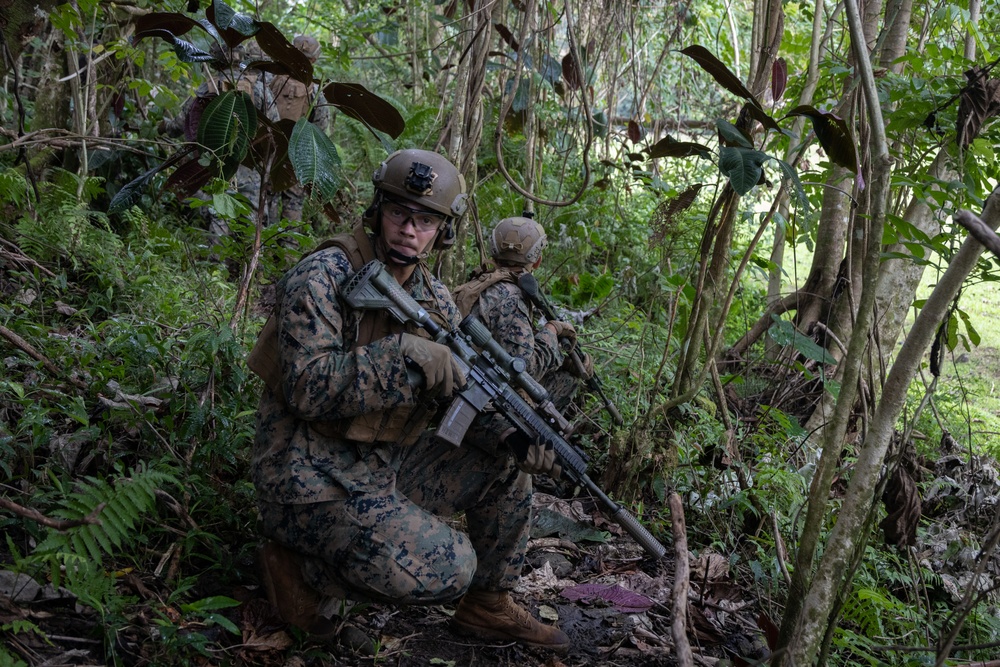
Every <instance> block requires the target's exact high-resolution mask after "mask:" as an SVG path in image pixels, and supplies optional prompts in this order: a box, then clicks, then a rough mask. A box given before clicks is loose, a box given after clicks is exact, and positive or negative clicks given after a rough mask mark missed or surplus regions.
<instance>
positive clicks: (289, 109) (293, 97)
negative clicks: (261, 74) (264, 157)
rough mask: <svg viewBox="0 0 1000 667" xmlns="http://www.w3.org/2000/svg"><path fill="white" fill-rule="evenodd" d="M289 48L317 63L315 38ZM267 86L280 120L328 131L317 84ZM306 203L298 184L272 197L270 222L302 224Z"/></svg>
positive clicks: (283, 81) (278, 80) (286, 80)
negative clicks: (305, 121)
mask: <svg viewBox="0 0 1000 667" xmlns="http://www.w3.org/2000/svg"><path fill="white" fill-rule="evenodd" d="M292 44H293V45H294V46H295V48H297V49H298V50H299V51H301V52H302V54H303V55H305V57H306V58H308V59H309V62H311V63H313V64H315V63H316V61H317V60H318V59H319V54H320V47H319V42H318V41H316V38H315V37H310V36H309V35H298V36H296V37H295V39H294V40H293V41H292ZM268 86H269V88H270V89H271V93H272V94H273V95H274V100H275V106H276V107H277V109H278V115H279V117H280V118H281V119H282V120H284V119H288V120H291V121H297V120H299V119H300V118H303V117H305V116H306V115H308V116H309V121H310V122H311V123H312V124H313V125H315V126H316V127H318V128H319V129H320V130H321V131H323V132H326V131H327V128H328V126H329V125H330V110H329V108H328V107H326V106H325V105H323V104H321V103H317V102H318V101H319V102H321V101H322V100H321V98H320V89H319V85H318V84H316V83H312V84H310V85H309V86H306V84H304V83H302V82H301V81H297V80H296V79H293V78H291V77H290V76H285V75H280V76H276V77H274V78H273V79H271V80H270V82H269V83H268ZM305 199H306V191H305V188H303V187H302V186H301V185H300V184H298V183H296V184H295V185H293V186H292V187H290V188H288V189H287V190H285V191H283V192H279V193H277V194H275V195H274V196H273V197H272V199H271V214H270V217H271V220H273V221H277V220H280V219H281V218H282V217H284V218H286V219H288V220H292V221H294V222H301V220H302V208H303V206H304V204H305ZM316 232H317V233H322V230H319V229H317V230H316Z"/></svg>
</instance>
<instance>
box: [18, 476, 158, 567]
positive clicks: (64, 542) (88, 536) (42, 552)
mask: <svg viewBox="0 0 1000 667" xmlns="http://www.w3.org/2000/svg"><path fill="white" fill-rule="evenodd" d="M174 484H177V480H176V479H175V478H174V477H173V476H172V475H170V474H167V473H165V472H163V471H160V470H155V469H154V470H150V469H146V468H145V467H142V466H140V467H139V468H137V469H135V470H133V471H131V473H130V474H128V475H127V476H122V477H119V478H118V479H116V480H114V483H108V482H107V481H105V480H102V479H98V478H96V477H87V478H85V479H84V480H83V482H82V484H80V485H78V487H77V488H76V490H74V491H73V492H72V493H70V494H68V495H67V496H65V497H64V498H63V500H62V505H61V507H57V508H54V509H53V510H51V511H50V514H51V515H52V516H58V517H59V518H62V519H69V520H80V519H83V518H85V517H87V516H90V515H91V514H93V512H94V511H95V510H96V509H97V508H98V507H100V506H101V505H104V507H103V509H102V510H101V512H100V513H99V514H98V518H99V519H100V521H101V523H100V524H85V525H81V526H77V527H74V528H70V529H69V530H67V531H65V532H62V533H60V532H56V531H50V532H49V533H48V535H46V537H45V539H44V540H42V542H41V543H40V544H39V545H38V546H37V547H36V549H35V551H34V556H35V558H36V560H46V559H47V561H48V564H49V566H50V571H52V572H53V576H54V577H58V575H57V574H56V570H58V569H59V567H60V564H61V561H64V560H65V559H66V558H67V557H75V558H77V559H82V560H87V561H89V562H90V563H91V564H93V565H94V566H97V567H99V566H100V564H101V562H102V559H103V557H104V554H113V553H115V552H116V551H117V550H118V549H120V548H121V547H122V545H124V544H127V543H128V542H129V541H130V540H129V537H130V533H132V532H133V530H134V529H135V527H136V526H137V525H139V524H140V522H141V520H142V517H143V516H144V515H145V514H147V513H148V512H149V511H150V510H152V509H153V507H154V506H155V504H156V490H157V489H159V488H161V487H163V486H167V485H174Z"/></svg>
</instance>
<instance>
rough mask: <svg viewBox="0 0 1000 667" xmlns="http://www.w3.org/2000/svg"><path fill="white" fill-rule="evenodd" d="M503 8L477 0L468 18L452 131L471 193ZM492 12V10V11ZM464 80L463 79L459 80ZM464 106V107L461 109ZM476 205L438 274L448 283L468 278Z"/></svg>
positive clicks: (458, 161)
mask: <svg viewBox="0 0 1000 667" xmlns="http://www.w3.org/2000/svg"><path fill="white" fill-rule="evenodd" d="M501 8H502V5H501V4H500V3H489V2H487V0H475V2H474V3H473V6H472V8H471V9H470V11H469V14H468V15H467V17H466V20H467V21H468V22H469V24H470V25H469V28H468V29H469V30H470V31H471V35H472V37H471V39H472V45H471V49H470V50H469V54H468V56H467V57H468V60H469V64H468V67H467V70H466V71H467V76H466V77H465V78H464V83H465V86H464V90H461V91H459V93H458V94H457V95H456V96H455V99H456V109H455V113H456V119H453V120H457V118H459V117H460V118H461V121H460V122H456V123H455V124H454V127H453V129H452V131H453V132H457V133H459V134H460V139H459V140H458V141H457V142H455V143H453V145H454V146H455V147H456V152H455V153H453V154H452V159H453V160H454V162H455V165H456V166H457V167H458V170H459V172H461V173H462V175H463V176H465V183H466V188H467V189H468V190H469V191H470V192H471V191H473V189H474V188H475V185H476V181H477V179H478V170H477V169H478V164H477V162H476V155H477V153H478V151H479V144H480V141H481V140H482V136H483V83H484V82H485V80H486V60H487V56H488V55H489V47H490V42H491V40H492V37H493V29H492V25H493V22H494V20H495V19H496V18H498V17H499V12H500V10H501ZM491 12H492V13H491ZM460 83H461V81H460ZM458 105H461V108H458ZM475 210H476V209H475V207H474V206H472V207H470V210H469V213H467V214H466V216H465V218H464V219H463V220H462V221H460V222H459V224H458V225H457V228H456V229H455V235H456V239H455V248H454V249H453V250H452V251H451V252H447V253H444V254H443V256H442V258H441V266H440V270H439V271H438V275H439V276H440V277H441V278H442V280H444V282H445V284H448V285H458V284H459V283H462V282H464V281H465V274H466V266H465V252H464V249H465V242H466V239H467V238H468V225H469V224H478V220H474V219H472V218H473V216H474V214H475Z"/></svg>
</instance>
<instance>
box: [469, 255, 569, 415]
mask: <svg viewBox="0 0 1000 667" xmlns="http://www.w3.org/2000/svg"><path fill="white" fill-rule="evenodd" d="M500 270H501V271H509V270H508V269H500ZM511 275H512V277H511V278H509V279H504V280H501V281H500V282H497V283H494V284H493V285H490V286H489V287H487V288H485V289H484V290H483V291H482V292H481V293H480V294H479V298H478V299H477V300H476V301H475V302H474V303H473V305H472V306H471V308H470V309H469V313H470V314H473V315H475V316H477V317H478V318H479V319H480V321H482V323H483V324H484V325H486V328H487V329H489V330H490V333H492V334H493V338H494V340H496V341H497V342H498V343H500V345H501V346H502V347H503V348H504V349H505V350H506V351H507V352H508V353H510V354H511V355H512V356H515V357H521V358H522V359H524V360H525V362H526V363H527V370H528V373H529V374H530V375H531V376H532V377H533V378H535V379H536V380H538V381H539V382H540V383H541V384H542V386H544V387H545V389H546V390H547V391H548V392H549V395H550V396H551V398H552V402H553V404H554V405H555V406H556V407H557V408H558V409H559V410H564V409H565V408H566V407H567V406H568V405H569V403H570V401H572V400H573V396H574V395H575V394H576V391H577V389H578V388H579V386H580V380H579V379H578V378H577V377H575V376H573V375H571V374H570V373H569V372H567V371H566V370H563V367H564V364H566V363H568V362H569V361H570V360H569V358H568V357H564V356H563V352H562V349H561V348H560V345H559V339H557V338H556V335H555V333H553V331H552V330H551V329H549V328H547V327H541V328H540V329H539V330H538V331H537V332H535V327H534V325H533V312H532V308H531V306H530V305H529V304H528V302H527V301H526V300H525V298H524V295H523V294H522V293H521V288H520V287H519V286H518V285H517V284H516V282H514V281H515V280H516V278H514V277H513V275H514V274H513V272H512V274H511ZM489 279H490V274H489V273H485V274H483V275H482V276H480V277H478V278H475V279H473V281H470V283H466V285H472V284H474V281H475V280H489ZM466 285H463V286H462V287H459V288H457V289H456V293H458V292H459V291H461V290H463V289H464V288H465V287H466Z"/></svg>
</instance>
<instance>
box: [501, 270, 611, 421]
mask: <svg viewBox="0 0 1000 667" xmlns="http://www.w3.org/2000/svg"><path fill="white" fill-rule="evenodd" d="M517 284H518V285H519V286H520V288H521V291H522V292H524V295H525V296H527V297H528V300H529V301H531V303H533V304H535V305H536V306H538V307H539V308H541V309H542V312H543V313H545V317H546V319H549V320H557V319H559V318H558V317H556V311H555V310H554V309H553V308H552V306H551V304H549V302H548V300H547V299H546V298H545V295H544V294H542V292H541V291H540V290H539V289H538V279H536V278H535V276H533V275H531V274H530V273H522V274H521V275H520V276H519V277H518V279H517ZM569 356H570V359H572V360H573V364H574V365H575V366H576V370H577V373H578V374H579V375H580V377H585V376H586V375H587V373H586V369H584V367H583V357H581V356H580V344H579V343H577V342H576V341H573V347H572V348H571V349H570V351H569ZM586 382H587V386H588V387H590V389H591V391H593V392H594V393H595V394H597V395H598V396H600V397H601V400H603V401H604V406H605V407H606V408H607V409H608V414H610V415H611V419H613V420H614V422H615V423H616V424H618V425H619V426H621V425H622V424H624V423H625V420H624V419H622V415H621V413H620V412H618V408H617V407H616V406H615V404H614V402H613V401H612V400H611V399H610V398H608V395H607V394H605V393H604V385H603V384H602V383H601V380H600V378H598V377H597V375H595V374H593V373H591V374H590V377H588V378H587V379H586Z"/></svg>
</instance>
